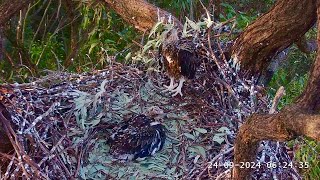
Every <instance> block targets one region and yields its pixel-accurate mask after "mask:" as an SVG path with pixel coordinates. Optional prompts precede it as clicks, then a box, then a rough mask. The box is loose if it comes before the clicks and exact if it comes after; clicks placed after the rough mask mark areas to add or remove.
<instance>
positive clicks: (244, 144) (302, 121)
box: [233, 1, 320, 180]
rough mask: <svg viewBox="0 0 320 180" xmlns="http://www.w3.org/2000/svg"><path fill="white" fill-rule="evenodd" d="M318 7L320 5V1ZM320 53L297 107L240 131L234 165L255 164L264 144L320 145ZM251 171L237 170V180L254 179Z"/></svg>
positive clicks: (252, 119)
mask: <svg viewBox="0 0 320 180" xmlns="http://www.w3.org/2000/svg"><path fill="white" fill-rule="evenodd" d="M318 3H320V2H319V1H318ZM317 7H318V10H317V17H318V37H317V39H318V41H317V43H318V46H319V45H320V28H319V27H320V5H319V4H317ZM319 94H320V50H319V49H318V55H317V58H316V61H315V63H314V65H313V68H312V71H311V75H310V77H309V81H308V84H307V87H306V89H305V91H304V92H303V94H302V95H301V96H300V97H299V98H298V100H297V101H296V103H295V104H294V105H291V106H288V107H285V108H284V109H283V110H282V111H281V112H280V113H278V114H274V115H272V114H270V115H258V114H256V115H252V116H250V117H249V118H248V119H247V121H246V122H245V123H244V124H243V125H242V126H241V127H240V130H239V132H238V135H237V139H236V141H235V148H234V156H235V158H234V164H239V163H240V162H254V161H255V158H256V156H255V155H256V153H257V148H258V145H259V142H260V141H262V140H275V141H288V140H292V139H294V138H296V137H297V136H300V135H304V136H307V137H310V138H312V139H315V140H317V141H320V115H319V114H315V113H319V111H320V96H319ZM250 177H251V170H250V169H240V168H239V167H237V166H235V168H234V169H233V179H235V180H238V179H239V180H240V179H241V180H242V179H250Z"/></svg>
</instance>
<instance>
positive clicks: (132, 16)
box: [103, 0, 183, 32]
mask: <svg viewBox="0 0 320 180" xmlns="http://www.w3.org/2000/svg"><path fill="white" fill-rule="evenodd" d="M103 1H104V2H106V4H107V6H109V7H110V8H112V9H113V10H114V11H116V13H117V14H119V15H120V16H121V17H122V18H123V19H124V20H125V21H127V22H128V23H129V24H132V25H133V26H134V27H135V28H136V29H138V30H139V31H142V32H145V31H148V30H150V29H152V27H153V26H154V24H155V23H157V22H158V21H159V20H161V19H162V20H163V21H164V22H165V23H167V22H169V21H171V22H172V23H174V24H175V26H176V27H177V28H179V29H182V27H183V25H182V24H181V22H180V21H179V20H178V19H177V18H176V17H174V16H173V15H171V13H169V12H167V11H164V10H162V9H160V8H157V7H156V6H154V5H152V4H150V3H148V2H146V1H144V0H122V1H114V0H103Z"/></svg>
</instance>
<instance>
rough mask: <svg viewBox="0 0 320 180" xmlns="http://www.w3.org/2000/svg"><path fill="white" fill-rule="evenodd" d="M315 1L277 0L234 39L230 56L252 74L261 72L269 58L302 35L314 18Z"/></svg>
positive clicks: (310, 25)
mask: <svg viewBox="0 0 320 180" xmlns="http://www.w3.org/2000/svg"><path fill="white" fill-rule="evenodd" d="M315 3H316V0H279V1H277V3H276V4H275V5H274V6H273V8H271V10H270V11H269V12H268V13H266V14H264V15H263V16H261V17H260V18H258V19H257V20H256V21H255V22H253V23H252V24H251V25H249V26H248V27H247V28H246V29H245V31H244V32H243V33H242V34H241V35H240V36H239V37H238V38H237V39H236V41H235V44H234V46H233V48H232V57H233V58H234V61H235V62H238V63H240V64H241V68H242V69H245V70H248V71H249V72H250V73H252V74H258V73H260V72H263V71H264V70H265V69H266V68H267V67H268V65H269V63H270V61H271V59H272V58H273V57H274V56H275V55H276V54H277V53H278V52H280V51H282V50H283V49H285V48H286V47H288V46H289V45H291V44H292V43H294V42H295V41H296V40H297V39H299V38H300V37H302V36H303V35H304V34H305V33H306V32H307V31H308V30H309V29H310V28H311V27H312V25H313V24H314V23H315V21H316V6H315Z"/></svg>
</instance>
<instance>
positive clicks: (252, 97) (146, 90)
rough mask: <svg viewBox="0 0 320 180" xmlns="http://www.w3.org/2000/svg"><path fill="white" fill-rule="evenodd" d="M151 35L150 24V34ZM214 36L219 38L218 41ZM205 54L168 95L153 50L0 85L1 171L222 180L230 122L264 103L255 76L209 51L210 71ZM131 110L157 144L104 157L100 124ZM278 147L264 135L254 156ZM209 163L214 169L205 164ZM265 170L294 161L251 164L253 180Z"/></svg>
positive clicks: (192, 28) (266, 156) (275, 152)
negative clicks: (4, 150) (153, 149)
mask: <svg viewBox="0 0 320 180" xmlns="http://www.w3.org/2000/svg"><path fill="white" fill-rule="evenodd" d="M187 23H189V25H187V26H186V28H185V29H184V32H185V33H187V34H188V33H189V34H194V33H198V34H197V36H193V37H195V38H199V39H197V41H198V42H205V41H206V39H208V38H207V37H206V36H207V34H204V35H203V36H198V35H199V29H197V27H198V25H197V24H192V22H191V21H190V22H189V21H187ZM158 25H159V24H158ZM200 26H201V24H200V25H199V28H200ZM187 29H188V31H186V30H187ZM200 29H201V28H200ZM156 33H157V31H156V30H155V29H154V30H153V31H152V33H151V34H156ZM157 37H163V36H157ZM151 41H152V42H151V43H147V45H146V46H145V48H144V49H143V51H144V52H147V51H149V48H150V47H152V46H154V45H155V46H158V45H159V41H161V38H160V39H157V40H151ZM215 42H216V43H221V44H222V43H223V42H222V41H219V38H216V39H215ZM150 44H151V45H150ZM217 51H222V50H221V49H218V50H217ZM207 54H209V55H208V57H207V59H208V61H206V62H204V63H202V65H201V67H200V68H199V70H198V72H197V75H196V78H195V79H194V80H192V81H189V82H187V83H185V86H184V90H183V93H184V97H174V98H172V97H171V96H170V95H169V94H166V93H162V92H161V90H162V89H163V84H167V82H168V77H167V76H166V75H164V74H163V73H160V72H157V71H155V70H154V69H156V67H154V66H153V65H154V64H156V63H155V62H156V61H157V60H156V58H155V57H154V56H152V57H150V56H148V55H141V54H138V55H136V56H135V57H132V59H135V60H136V61H139V60H141V59H144V60H147V62H148V63H146V62H144V63H140V62H138V63H135V64H131V65H123V64H119V63H116V62H111V63H110V65H109V66H108V67H107V68H106V69H104V70H99V71H95V72H91V73H83V74H69V73H58V72H52V73H50V74H49V75H48V76H46V77H43V78H41V79H38V80H36V81H34V82H32V83H28V84H10V85H2V86H0V90H1V89H2V91H0V92H1V94H0V100H1V102H2V103H3V104H4V105H5V106H6V109H7V110H8V112H9V114H10V116H11V118H10V119H7V118H0V119H1V122H2V124H3V125H4V126H5V127H6V129H7V131H6V133H7V135H8V137H10V138H12V140H13V141H12V142H13V146H14V149H15V151H14V152H12V153H9V154H0V156H2V157H1V158H2V159H5V160H6V161H7V162H8V166H7V167H6V168H5V169H3V170H2V171H3V178H5V179H6V178H10V177H11V178H12V177H21V176H24V177H27V178H31V177H36V178H37V179H48V178H49V179H58V178H61V179H67V178H70V177H76V178H81V179H105V178H108V179H120V178H121V179H150V178H157V179H194V178H200V179H207V178H218V177H219V178H225V177H228V175H230V170H231V167H223V166H222V165H224V164H226V163H228V162H232V160H233V143H234V139H235V136H236V132H237V130H238V127H239V126H240V125H241V123H242V122H243V121H244V120H245V118H246V117H247V116H249V115H250V114H252V113H256V112H260V113H262V112H266V111H267V110H268V106H269V104H270V103H269V100H268V99H267V97H266V96H265V94H264V93H262V92H260V89H261V87H258V86H256V85H255V83H256V82H255V79H252V78H248V77H245V76H244V75H242V74H240V73H238V72H237V70H236V69H235V68H233V67H232V66H230V64H231V63H228V62H227V61H223V60H221V58H219V57H216V58H217V59H220V60H219V63H220V67H219V68H218V70H216V64H215V63H214V61H215V60H214V59H213V58H214V55H212V52H210V51H209V48H208V53H207ZM220 54H222V53H221V52H220ZM128 58H130V57H128ZM150 64H151V65H150ZM214 69H215V70H214ZM3 89H5V91H3ZM3 92H6V93H3ZM154 111H156V113H155V112H154ZM140 113H143V114H147V115H150V116H153V117H154V118H155V119H157V120H158V121H161V122H162V123H163V124H164V126H165V127H166V135H167V140H166V143H165V147H164V148H163V150H162V151H160V152H158V153H156V154H155V156H153V157H149V158H147V159H146V160H143V161H133V162H126V163H121V162H115V161H113V160H112V157H111V156H110V154H109V153H108V151H109V147H108V145H107V143H106V141H107V138H108V136H109V135H110V130H111V129H112V128H113V127H114V126H115V125H117V124H118V123H119V122H121V121H123V120H125V119H128V118H129V117H131V116H132V115H136V114H140ZM283 147H284V145H283V144H279V143H271V142H264V143H263V145H262V146H261V149H260V152H259V156H258V157H257V161H261V163H265V162H268V161H270V158H271V159H272V160H273V161H274V162H276V163H280V162H282V161H288V160H289V158H288V157H287V154H286V152H285V151H284V150H283V149H284V148H283ZM215 163H218V164H219V167H214V166H212V165H213V164H215ZM275 173H276V174H281V176H282V177H291V175H295V176H296V177H299V176H298V175H297V173H296V171H295V169H294V168H287V169H281V168H280V167H279V168H274V169H268V168H266V167H263V168H260V169H258V170H256V171H255V173H254V175H253V177H254V178H258V179H263V178H268V177H272V175H273V174H275Z"/></svg>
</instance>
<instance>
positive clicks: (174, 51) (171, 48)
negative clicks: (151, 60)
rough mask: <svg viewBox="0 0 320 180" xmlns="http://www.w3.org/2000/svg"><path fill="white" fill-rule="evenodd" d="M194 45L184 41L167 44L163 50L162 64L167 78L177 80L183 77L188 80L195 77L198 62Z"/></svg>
mask: <svg viewBox="0 0 320 180" xmlns="http://www.w3.org/2000/svg"><path fill="white" fill-rule="evenodd" d="M195 51H196V47H195V45H194V44H193V43H192V42H190V41H187V40H186V39H180V40H178V41H176V42H172V43H170V44H167V45H166V47H165V48H163V52H162V55H163V57H164V59H163V64H164V66H165V69H166V71H167V73H168V75H169V76H172V77H174V78H176V79H179V78H180V77H181V76H184V77H186V78H188V79H193V78H194V77H195V73H196V70H197V69H196V68H197V67H198V66H199V64H200V60H199V58H198V57H197V54H196V52H195Z"/></svg>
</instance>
